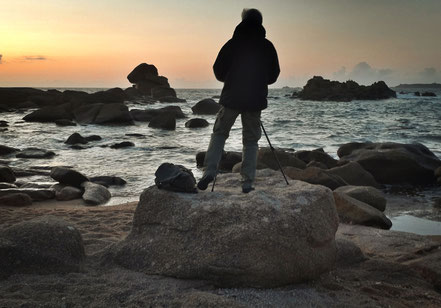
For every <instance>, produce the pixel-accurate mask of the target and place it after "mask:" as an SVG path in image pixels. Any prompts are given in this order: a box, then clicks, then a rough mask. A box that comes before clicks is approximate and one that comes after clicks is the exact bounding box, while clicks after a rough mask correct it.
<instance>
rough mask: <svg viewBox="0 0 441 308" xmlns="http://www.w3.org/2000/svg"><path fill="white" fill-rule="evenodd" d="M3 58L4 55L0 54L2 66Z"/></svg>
mask: <svg viewBox="0 0 441 308" xmlns="http://www.w3.org/2000/svg"><path fill="white" fill-rule="evenodd" d="M2 58H3V55H2V54H0V64H2Z"/></svg>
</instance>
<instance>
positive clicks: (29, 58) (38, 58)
mask: <svg viewBox="0 0 441 308" xmlns="http://www.w3.org/2000/svg"><path fill="white" fill-rule="evenodd" d="M22 60H24V61H46V60H48V58H47V57H45V56H23V57H22Z"/></svg>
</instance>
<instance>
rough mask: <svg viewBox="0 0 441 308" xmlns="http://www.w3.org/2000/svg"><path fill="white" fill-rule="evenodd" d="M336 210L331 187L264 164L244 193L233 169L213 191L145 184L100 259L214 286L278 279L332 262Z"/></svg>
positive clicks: (305, 275)
mask: <svg viewBox="0 0 441 308" xmlns="http://www.w3.org/2000/svg"><path fill="white" fill-rule="evenodd" d="M337 227H338V218H337V213H336V209H335V205H334V199H333V196H332V192H331V191H330V190H329V189H327V188H325V187H322V186H318V185H310V184H307V183H305V182H300V181H293V182H292V183H291V185H290V186H287V185H286V184H285V182H283V180H281V179H280V176H279V174H278V173H277V172H275V171H272V170H269V169H267V170H264V171H261V172H259V174H258V176H257V178H256V191H254V192H251V193H249V194H243V193H241V191H240V181H239V177H238V176H237V175H235V174H222V175H219V176H218V184H217V186H216V192H215V193H211V192H204V193H199V194H185V193H175V192H170V191H165V190H160V189H158V188H157V187H156V186H152V187H149V188H148V189H146V190H145V191H144V192H143V193H142V195H141V197H140V201H139V204H138V206H137V209H136V212H135V215H134V219H133V227H132V230H131V232H130V234H129V235H128V237H127V238H126V239H125V240H123V241H121V242H119V243H117V244H115V245H113V246H111V247H110V248H109V249H108V250H107V252H106V253H105V254H104V255H103V256H102V262H103V263H104V264H105V263H108V262H113V263H116V264H118V265H120V266H123V267H126V268H129V269H132V270H136V271H141V272H143V273H146V274H149V275H165V276H172V277H177V278H186V279H187V278H188V279H203V280H209V281H212V282H213V283H214V284H216V285H218V286H224V287H234V286H247V287H277V286H282V285H287V284H292V283H299V282H303V281H307V280H311V279H316V278H317V277H318V276H319V275H320V274H321V273H323V272H325V271H328V270H330V269H332V268H333V266H334V263H335V260H336V245H335V232H336V230H337Z"/></svg>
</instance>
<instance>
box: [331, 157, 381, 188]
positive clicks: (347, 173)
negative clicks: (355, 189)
mask: <svg viewBox="0 0 441 308" xmlns="http://www.w3.org/2000/svg"><path fill="white" fill-rule="evenodd" d="M327 173H328V174H333V175H337V176H339V177H340V178H342V179H343V180H344V181H345V182H346V183H348V184H349V185H355V186H372V187H376V188H380V187H381V185H380V184H379V183H378V182H377V181H376V180H375V178H374V177H373V176H372V174H370V173H369V172H367V171H366V170H365V169H363V167H362V166H361V165H360V164H359V163H357V162H355V161H351V162H348V163H347V164H344V165H342V166H338V167H334V168H331V169H329V170H327Z"/></svg>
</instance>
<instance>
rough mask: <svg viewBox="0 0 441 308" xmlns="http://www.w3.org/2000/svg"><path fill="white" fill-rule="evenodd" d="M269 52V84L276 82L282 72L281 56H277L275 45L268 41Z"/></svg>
mask: <svg viewBox="0 0 441 308" xmlns="http://www.w3.org/2000/svg"><path fill="white" fill-rule="evenodd" d="M268 43H269V44H268V49H269V50H268V51H269V52H268V54H269V63H268V65H269V67H268V84H273V83H275V82H276V80H277V77H279V74H280V66H279V58H278V57H277V51H276V49H275V48H274V45H273V44H272V43H271V42H269V41H268Z"/></svg>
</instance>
